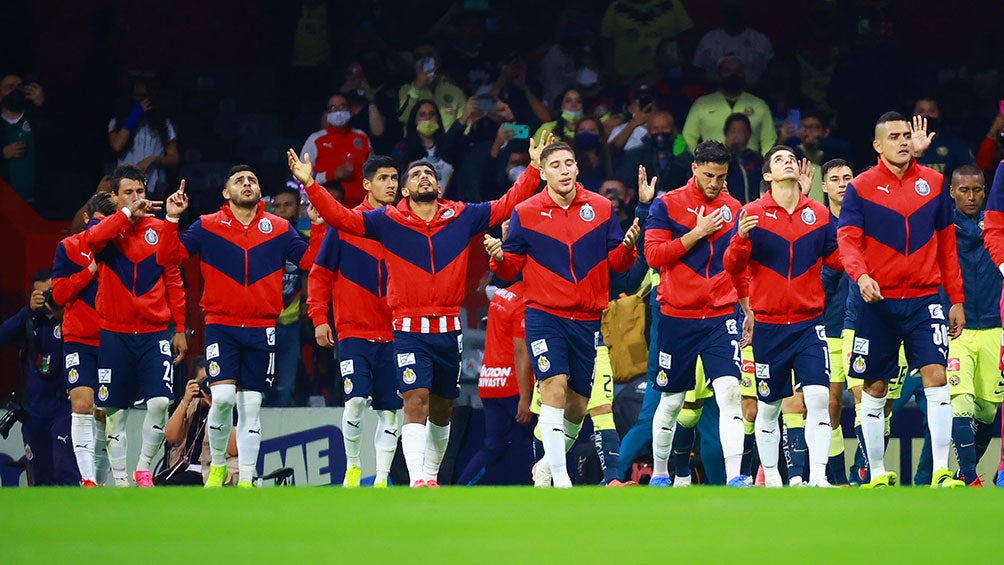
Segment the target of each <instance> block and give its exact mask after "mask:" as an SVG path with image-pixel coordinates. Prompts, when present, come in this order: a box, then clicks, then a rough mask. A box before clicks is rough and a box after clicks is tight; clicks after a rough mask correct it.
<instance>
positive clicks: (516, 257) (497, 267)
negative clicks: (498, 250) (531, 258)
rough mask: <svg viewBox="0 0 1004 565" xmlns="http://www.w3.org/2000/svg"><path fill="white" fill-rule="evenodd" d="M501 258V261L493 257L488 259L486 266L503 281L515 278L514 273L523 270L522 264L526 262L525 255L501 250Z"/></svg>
mask: <svg viewBox="0 0 1004 565" xmlns="http://www.w3.org/2000/svg"><path fill="white" fill-rule="evenodd" d="M502 259H503V260H502V261H501V262H499V261H496V260H495V259H494V258H491V259H489V261H488V268H489V269H491V271H492V272H493V273H495V274H496V275H498V277H499V278H500V279H502V280H504V281H511V280H513V279H514V278H516V275H518V274H519V272H520V271H521V270H523V265H525V264H526V255H521V254H516V253H508V252H503V253H502Z"/></svg>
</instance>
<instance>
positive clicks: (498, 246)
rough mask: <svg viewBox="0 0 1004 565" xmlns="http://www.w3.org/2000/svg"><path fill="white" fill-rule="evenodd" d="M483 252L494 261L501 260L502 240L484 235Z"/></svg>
mask: <svg viewBox="0 0 1004 565" xmlns="http://www.w3.org/2000/svg"><path fill="white" fill-rule="evenodd" d="M485 251H487V252H488V256H489V257H491V258H492V259H495V260H496V261H501V260H502V257H503V255H502V240H501V239H499V238H497V237H492V236H490V235H488V234H485Z"/></svg>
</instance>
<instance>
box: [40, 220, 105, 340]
mask: <svg viewBox="0 0 1004 565" xmlns="http://www.w3.org/2000/svg"><path fill="white" fill-rule="evenodd" d="M93 260H95V257H94V251H93V250H92V249H91V248H90V247H88V246H87V244H86V243H84V233H83V232H80V233H75V234H73V235H71V236H69V237H67V238H64V239H63V240H62V241H60V242H59V244H58V245H56V256H55V258H54V259H53V260H52V299H53V300H54V301H55V302H56V304H59V305H60V306H63V307H65V310H64V311H63V341H65V342H73V343H82V344H84V345H90V346H97V345H98V340H99V337H100V336H101V318H100V316H98V312H97V310H95V309H94V304H95V300H96V299H97V296H98V279H97V274H96V273H95V274H92V273H91V271H90V270H89V269H88V267H89V266H90V264H91V261H93Z"/></svg>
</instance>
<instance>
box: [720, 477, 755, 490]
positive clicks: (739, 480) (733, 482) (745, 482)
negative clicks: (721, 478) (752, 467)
mask: <svg viewBox="0 0 1004 565" xmlns="http://www.w3.org/2000/svg"><path fill="white" fill-rule="evenodd" d="M725 486H729V487H738V488H747V487H752V486H753V479H752V478H751V477H750V476H749V475H739V476H737V477H732V478H731V479H729V482H728V483H726V485H725Z"/></svg>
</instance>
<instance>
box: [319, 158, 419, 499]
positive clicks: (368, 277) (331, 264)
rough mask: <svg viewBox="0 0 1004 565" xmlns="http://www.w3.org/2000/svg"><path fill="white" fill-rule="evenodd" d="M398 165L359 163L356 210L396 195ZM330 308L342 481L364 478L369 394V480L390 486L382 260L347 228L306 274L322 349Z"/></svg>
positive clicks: (332, 237) (392, 391)
mask: <svg viewBox="0 0 1004 565" xmlns="http://www.w3.org/2000/svg"><path fill="white" fill-rule="evenodd" d="M397 180H398V173H397V165H396V164H395V162H394V160H393V159H391V158H390V157H384V156H381V155H374V156H372V157H370V158H369V160H367V161H366V162H365V163H363V189H365V190H366V198H365V199H364V200H363V201H362V203H361V204H359V205H358V206H356V207H355V209H356V210H361V211H367V210H378V209H380V208H382V207H384V206H387V205H389V204H393V202H394V200H395V199H396V198H397ZM329 304H332V305H333V310H334V323H335V332H334V335H337V337H338V355H337V358H338V359H339V360H340V361H341V363H340V366H341V375H342V379H343V381H342V387H343V390H344V391H345V398H346V400H345V410H344V411H343V412H342V435H343V437H344V438H345V478H344V480H343V481H342V486H344V487H349V488H353V487H358V486H359V481H360V478H361V476H362V471H361V467H362V462H361V461H360V459H359V438H360V437H362V428H361V427H360V426H361V425H362V416H363V410H365V409H366V399H367V398H370V399H371V401H372V407H373V409H374V410H376V411H377V418H378V423H377V427H376V432H375V435H374V436H373V443H374V446H375V447H376V477H375V479H374V481H373V486H374V487H377V488H383V487H386V486H387V475H388V474H389V473H390V465H391V462H392V461H393V460H394V452H395V451H397V438H398V423H397V411H398V410H400V409H401V398H400V397H399V396H398V391H397V373H396V371H395V366H394V344H393V343H392V341H391V340H392V339H393V335H392V333H391V330H392V319H391V312H390V306H388V305H387V263H386V262H385V261H384V251H383V248H382V247H381V246H380V244H379V243H377V242H376V241H373V240H372V239H366V238H364V237H359V236H356V235H352V234H348V233H339V232H338V231H336V230H328V232H327V233H326V234H325V235H324V241H323V242H322V243H321V250H320V252H318V255H317V260H316V262H315V264H314V266H313V267H311V268H310V274H309V275H308V276H307V314H308V315H309V316H310V319H311V320H312V321H313V323H314V337H315V339H316V340H317V344H318V345H320V346H321V347H331V346H332V345H333V343H332V340H333V338H334V335H332V331H331V325H329V323H328V305H329Z"/></svg>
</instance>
